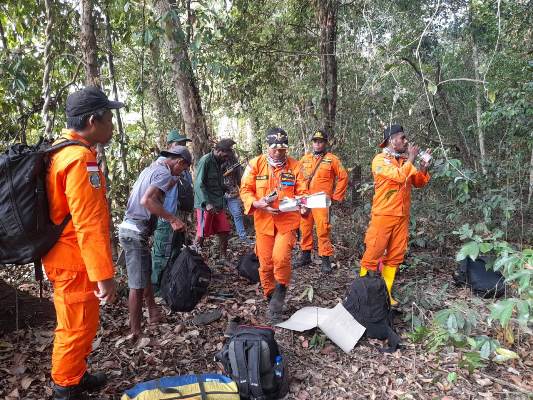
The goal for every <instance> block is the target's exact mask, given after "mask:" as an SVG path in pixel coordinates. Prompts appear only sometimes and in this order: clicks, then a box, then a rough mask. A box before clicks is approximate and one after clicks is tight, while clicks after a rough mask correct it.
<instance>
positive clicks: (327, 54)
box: [316, 0, 338, 138]
mask: <svg viewBox="0 0 533 400" xmlns="http://www.w3.org/2000/svg"><path fill="white" fill-rule="evenodd" d="M316 7H317V20H318V25H319V28H320V41H319V48H320V92H321V99H320V105H321V109H322V125H323V127H324V129H325V130H326V131H327V132H328V133H329V135H330V137H331V138H333V136H334V133H335V132H334V131H335V117H336V113H337V55H336V47H337V8H338V2H337V0H317V1H316Z"/></svg>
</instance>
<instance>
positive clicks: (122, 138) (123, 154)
mask: <svg viewBox="0 0 533 400" xmlns="http://www.w3.org/2000/svg"><path fill="white" fill-rule="evenodd" d="M104 17H105V30H106V44H107V63H108V65H109V79H110V80H111V83H112V85H113V95H114V96H115V100H116V101H118V89H117V80H116V77H115V63H114V60H113V38H112V35H111V22H110V20H109V12H108V10H107V9H106V10H105V13H104ZM115 114H116V116H117V127H118V137H119V139H118V142H119V146H120V163H121V165H122V178H123V179H126V177H127V176H128V163H127V156H128V149H127V147H126V133H125V132H124V127H123V126H122V117H121V116H120V109H118V108H117V109H116V110H115Z"/></svg>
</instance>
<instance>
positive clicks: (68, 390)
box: [54, 385, 87, 400]
mask: <svg viewBox="0 0 533 400" xmlns="http://www.w3.org/2000/svg"><path fill="white" fill-rule="evenodd" d="M86 399H87V396H86V394H85V391H84V390H83V389H82V388H81V387H80V385H74V386H59V385H54V400H86Z"/></svg>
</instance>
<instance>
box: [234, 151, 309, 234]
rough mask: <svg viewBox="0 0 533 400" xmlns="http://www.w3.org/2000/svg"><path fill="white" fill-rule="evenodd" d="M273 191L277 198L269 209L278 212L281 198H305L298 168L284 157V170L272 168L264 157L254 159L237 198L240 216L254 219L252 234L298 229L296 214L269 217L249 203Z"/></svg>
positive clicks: (242, 181)
mask: <svg viewBox="0 0 533 400" xmlns="http://www.w3.org/2000/svg"><path fill="white" fill-rule="evenodd" d="M273 190H277V192H278V198H277V199H276V200H275V201H274V202H273V203H272V204H271V207H273V208H278V207H279V202H280V200H282V199H283V198H285V197H290V198H294V197H295V196H302V195H304V194H307V183H306V181H305V179H304V176H303V174H302V171H301V168H300V164H299V163H298V161H296V160H295V159H293V158H290V157H288V158H287V162H286V163H285V166H284V167H280V168H272V167H271V166H270V165H269V164H268V161H267V158H266V156H265V155H261V156H259V157H255V158H253V159H252V160H250V162H249V163H248V166H247V167H246V169H245V171H244V174H243V177H242V180H241V190H240V195H241V199H242V202H243V205H244V212H245V213H246V214H248V215H250V214H253V215H254V226H255V230H256V232H259V233H262V234H265V235H274V233H275V231H279V232H281V233H284V232H288V231H290V230H294V229H298V227H299V226H300V212H299V211H293V212H284V213H280V214H276V215H275V214H271V213H269V212H266V211H263V210H259V209H255V207H254V206H253V202H254V201H255V200H259V199H261V198H263V197H264V196H266V195H268V194H269V193H271V192H272V191H273Z"/></svg>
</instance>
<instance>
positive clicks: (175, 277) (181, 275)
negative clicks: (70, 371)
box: [159, 247, 211, 311]
mask: <svg viewBox="0 0 533 400" xmlns="http://www.w3.org/2000/svg"><path fill="white" fill-rule="evenodd" d="M210 282H211V269H210V268H209V267H208V266H207V265H206V264H205V262H204V260H203V258H202V256H201V255H199V254H198V253H197V252H196V251H194V250H193V249H191V248H190V247H184V248H183V249H182V250H181V253H180V255H179V256H178V258H176V260H175V261H173V262H169V263H168V264H167V266H166V267H165V269H164V270H163V273H162V274H161V281H160V289H159V290H160V293H161V296H162V297H163V300H165V302H166V303H167V305H168V306H169V307H170V309H171V310H172V311H191V310H192V309H194V307H195V306H196V304H198V302H199V301H200V299H201V298H202V297H203V296H204V295H205V294H206V293H207V289H208V287H209V283H210Z"/></svg>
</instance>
